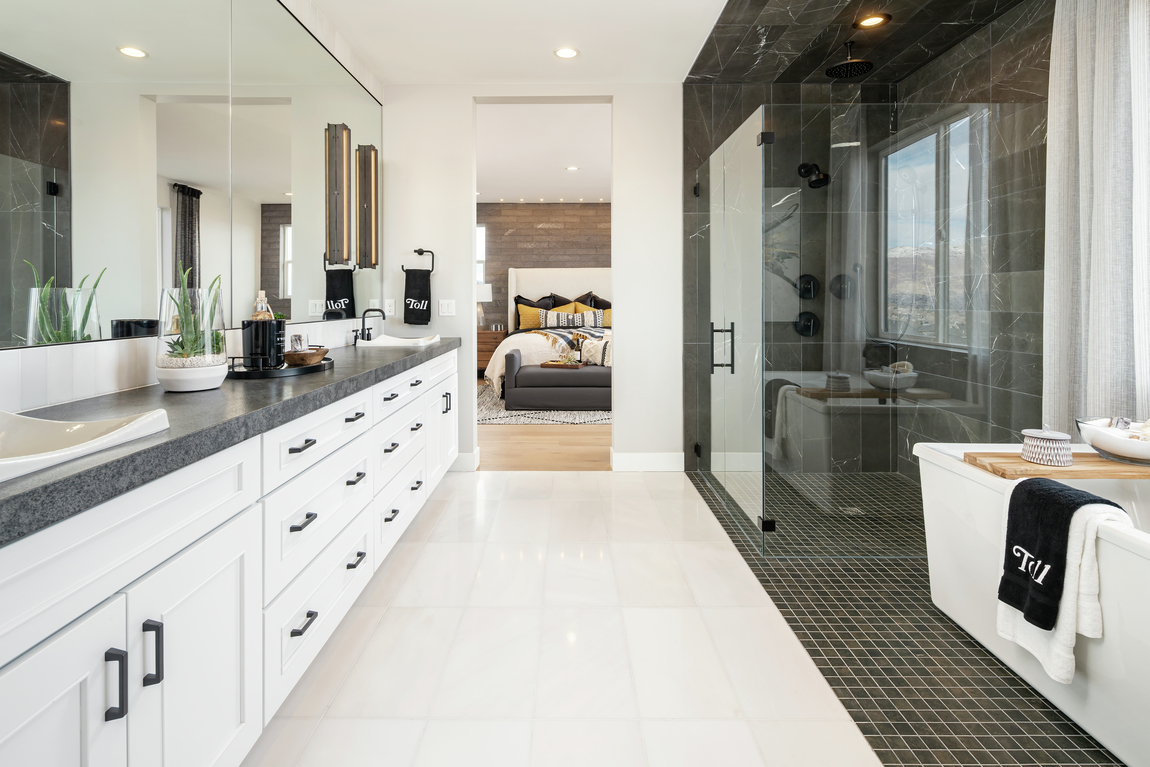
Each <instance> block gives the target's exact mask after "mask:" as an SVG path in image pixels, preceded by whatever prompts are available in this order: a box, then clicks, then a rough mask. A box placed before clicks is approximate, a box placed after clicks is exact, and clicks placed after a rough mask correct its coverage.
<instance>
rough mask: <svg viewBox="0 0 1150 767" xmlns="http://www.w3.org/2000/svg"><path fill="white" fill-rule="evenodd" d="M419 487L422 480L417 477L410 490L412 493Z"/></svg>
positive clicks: (421, 485)
mask: <svg viewBox="0 0 1150 767" xmlns="http://www.w3.org/2000/svg"><path fill="white" fill-rule="evenodd" d="M421 487H423V480H422V479H417V480H415V487H413V488H411V492H413V493H414V492H415V491H416V490H418V489H419V488H421Z"/></svg>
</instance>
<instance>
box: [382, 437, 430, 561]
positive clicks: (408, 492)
mask: <svg viewBox="0 0 1150 767" xmlns="http://www.w3.org/2000/svg"><path fill="white" fill-rule="evenodd" d="M425 463H426V462H425V460H424V457H423V453H422V452H418V453H415V454H414V455H413V456H412V457H411V461H410V462H409V463H408V464H407V465H406V466H404V467H403V468H402V469H400V470H399V472H398V473H397V474H396V477H395V479H393V480H392V481H391V482H390V483H388V485H387V487H386V488H384V490H383V492H381V493H380V494H379V495H377V496H376V497H375V502H374V503H373V504H372V517H373V521H372V527H373V530H372V535H373V540H374V546H375V566H376V567H379V566H380V564H382V562H383V558H384V557H386V556H387V553H388V552H389V551H391V548H392V547H393V546H394V545H395V542H396V541H397V540H399V536H401V535H402V534H403V531H404V530H406V529H407V526H408V525H410V524H411V520H412V519H414V518H415V515H416V514H418V513H419V510H420V509H422V508H423V503H424V501H425V500H427V492H428V491H427V486H426V483H425V481H424V478H425V476H426V473H427V467H426V466H425Z"/></svg>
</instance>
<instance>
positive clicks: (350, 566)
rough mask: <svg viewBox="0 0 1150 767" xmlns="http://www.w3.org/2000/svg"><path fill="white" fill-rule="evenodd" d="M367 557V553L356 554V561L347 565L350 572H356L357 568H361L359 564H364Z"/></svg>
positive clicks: (359, 552)
mask: <svg viewBox="0 0 1150 767" xmlns="http://www.w3.org/2000/svg"><path fill="white" fill-rule="evenodd" d="M366 556H367V552H366V551H357V552H355V561H354V562H348V563H347V569H348V570H354V569H355V568H357V567H359V563H360V562H362V561H363V558H364V557H366Z"/></svg>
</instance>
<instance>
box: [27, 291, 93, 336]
mask: <svg viewBox="0 0 1150 767" xmlns="http://www.w3.org/2000/svg"><path fill="white" fill-rule="evenodd" d="M28 293H29V296H28V326H27V332H26V334H25V336H24V338H25V340H26V342H27V343H28V345H29V346H32V345H36V344H66V343H72V342H75V341H95V340H98V339H99V338H100V337H101V335H100V304H99V301H98V300H97V298H96V291H95V290H92V289H91V288H39V289H37V288H29V291H28Z"/></svg>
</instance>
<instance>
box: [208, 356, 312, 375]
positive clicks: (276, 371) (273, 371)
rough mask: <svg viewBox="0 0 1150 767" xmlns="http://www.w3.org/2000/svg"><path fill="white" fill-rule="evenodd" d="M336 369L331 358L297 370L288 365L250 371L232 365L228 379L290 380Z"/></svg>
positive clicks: (240, 358)
mask: <svg viewBox="0 0 1150 767" xmlns="http://www.w3.org/2000/svg"><path fill="white" fill-rule="evenodd" d="M231 359H233V360H242V359H243V357H232V358H231ZM333 368H335V362H334V361H332V359H331V357H324V358H323V359H322V360H320V361H319V362H317V363H315V364H314V365H300V366H299V367H296V368H289V367H287V366H286V365H285V366H284V367H282V368H269V369H266V370H248V369H247V368H245V367H243V366H242V365H236V364H235V362H233V363H232V365H231V367H229V368H228V378H239V379H244V380H250V379H253V378H290V377H291V376H302V375H306V374H307V373H319V372H322V371H324V370H332V369H333Z"/></svg>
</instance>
